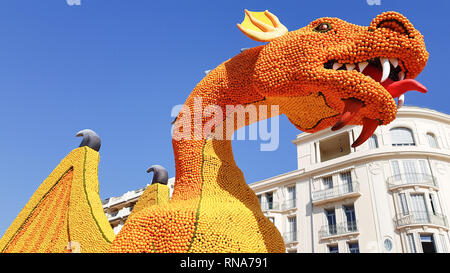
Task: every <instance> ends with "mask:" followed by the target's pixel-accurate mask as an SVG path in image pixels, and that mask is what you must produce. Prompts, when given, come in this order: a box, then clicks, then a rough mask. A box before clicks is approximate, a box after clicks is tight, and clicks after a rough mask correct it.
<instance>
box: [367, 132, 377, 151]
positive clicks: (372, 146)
mask: <svg viewBox="0 0 450 273" xmlns="http://www.w3.org/2000/svg"><path fill="white" fill-rule="evenodd" d="M368 142H369V149H376V148H378V137H377V135H375V134H373V135H372V136H371V137H370V138H369V141H368Z"/></svg>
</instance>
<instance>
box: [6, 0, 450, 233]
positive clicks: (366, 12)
mask: <svg viewBox="0 0 450 273" xmlns="http://www.w3.org/2000/svg"><path fill="white" fill-rule="evenodd" d="M245 8H247V9H249V10H253V11H262V10H265V9H268V10H270V11H271V12H273V13H275V14H276V15H277V16H278V17H279V18H280V20H281V21H282V22H283V23H284V24H285V25H286V26H287V27H288V29H290V30H294V29H298V28H301V27H303V26H305V25H306V24H308V23H309V22H311V21H312V20H314V19H316V18H319V17H324V16H329V17H339V18H341V19H344V20H346V21H349V22H351V23H355V24H359V25H366V26H367V25H369V23H370V21H371V20H372V19H373V18H374V17H375V16H376V15H377V14H380V13H381V12H383V11H388V10H394V11H398V12H401V13H403V14H404V15H406V16H407V17H408V18H409V19H410V20H411V21H412V23H413V24H414V25H415V26H416V27H417V28H418V29H419V30H420V31H421V32H422V33H423V34H424V36H425V41H426V45H427V48H428V51H429V52H430V59H429V62H428V65H427V67H426V68H425V70H424V72H423V73H422V74H421V75H420V76H419V77H418V80H419V81H420V82H422V83H423V84H424V85H426V86H427V87H428V90H429V93H428V94H426V95H423V94H420V93H418V92H410V93H408V95H407V101H406V104H407V105H417V106H422V107H428V108H432V109H435V110H438V111H442V112H446V113H449V112H450V111H449V108H450V107H449V99H450V96H449V92H450V90H448V87H447V84H446V81H447V80H448V77H449V72H448V71H449V69H448V67H449V65H450V57H449V51H448V48H449V44H450V27H449V22H448V17H449V15H448V14H449V11H450V2H449V1H446V0H442V1H407V0H404V1H393V0H392V1H387V0H381V5H379V6H369V5H368V4H367V3H366V0H352V1H348V0H346V1H343V0H342V1H336V0H321V1H303V0H295V1H280V0H277V1H273V0H272V1H262V0H258V1H230V0H222V1H212V0H209V1H194V0H192V1H176V2H175V1H157V0H153V1H148V0H133V1H130V0H81V6H69V5H67V4H66V1H65V0H45V1H44V0H41V1H36V0H28V1H25V0H24V1H22V0H14V1H13V0H10V1H3V2H2V6H1V8H0V94H1V97H0V130H1V134H0V208H1V217H0V234H3V233H4V231H5V230H6V229H7V228H8V226H9V225H10V223H11V222H12V221H13V220H14V218H15V217H16V215H17V214H18V213H19V211H20V210H21V209H22V207H23V206H24V205H25V204H26V202H27V201H28V199H29V198H30V197H31V195H32V194H33V192H34V191H35V190H36V188H37V187H38V186H39V184H40V183H41V182H42V181H43V180H44V179H45V178H46V177H47V176H48V175H49V174H50V173H51V171H52V170H53V169H54V168H55V167H56V165H57V164H58V163H59V162H60V160H61V159H62V158H64V156H66V155H67V154H68V153H69V152H70V151H71V150H72V149H74V148H76V147H78V145H79V143H80V141H81V139H79V138H75V137H74V134H75V133H76V132H77V131H79V130H81V129H84V128H91V129H93V130H95V131H96V132H97V133H98V134H99V135H100V137H101V138H102V148H101V150H100V154H101V163H100V171H99V181H100V196H101V198H102V199H103V198H107V197H110V196H117V195H121V194H122V193H124V192H126V191H128V190H134V189H137V188H141V187H143V186H145V185H146V183H148V182H149V181H150V177H151V176H150V175H148V174H147V173H146V172H145V171H146V169H147V168H148V167H149V166H150V165H152V164H161V165H163V166H165V167H166V168H167V169H168V171H169V175H170V176H174V175H175V169H174V156H173V151H172V144H171V138H170V128H171V125H170V123H171V121H172V118H171V116H170V111H171V109H172V107H173V106H174V105H176V104H182V103H183V102H184V101H185V99H186V97H187V96H188V95H189V93H190V92H191V90H192V89H193V88H194V86H195V85H196V84H197V83H198V82H199V81H200V80H201V79H202V77H204V74H203V71H205V70H207V69H212V68H214V67H216V66H217V65H219V64H220V63H222V62H223V61H225V60H227V59H228V58H230V57H233V56H234V55H236V54H238V53H239V49H240V48H243V47H253V46H257V45H259V43H257V42H254V41H252V40H250V39H248V38H247V37H246V36H244V35H243V34H242V33H241V32H240V31H239V30H238V29H237V27H236V23H238V22H241V21H242V19H243V16H244V9H245ZM280 129H281V130H280V146H279V148H278V149H277V150H276V151H273V152H260V150H259V147H260V142H258V141H235V143H234V151H235V158H236V161H237V164H238V166H239V167H240V168H241V169H242V171H243V172H244V174H245V177H246V180H247V182H248V183H251V182H255V181H258V180H260V179H264V178H268V177H271V176H275V175H278V174H281V173H284V172H288V171H292V170H294V169H296V168H297V161H296V149H295V146H294V145H293V144H292V143H291V140H293V139H294V138H295V136H296V135H297V134H298V133H300V132H299V131H298V130H297V129H296V128H295V127H294V126H293V125H291V124H290V123H289V121H288V120H287V118H285V117H282V118H281V123H280Z"/></svg>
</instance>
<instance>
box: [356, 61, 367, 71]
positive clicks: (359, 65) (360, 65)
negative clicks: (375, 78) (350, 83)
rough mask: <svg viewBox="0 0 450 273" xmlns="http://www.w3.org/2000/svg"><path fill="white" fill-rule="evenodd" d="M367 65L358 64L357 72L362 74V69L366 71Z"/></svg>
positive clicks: (364, 63)
mask: <svg viewBox="0 0 450 273" xmlns="http://www.w3.org/2000/svg"><path fill="white" fill-rule="evenodd" d="M367 65H369V63H368V62H362V63H358V67H359V72H361V73H362V72H363V71H364V69H366V67H367Z"/></svg>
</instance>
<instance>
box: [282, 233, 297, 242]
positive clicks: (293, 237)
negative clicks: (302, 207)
mask: <svg viewBox="0 0 450 273" xmlns="http://www.w3.org/2000/svg"><path fill="white" fill-rule="evenodd" d="M283 240H284V242H285V243H292V242H295V241H297V231H289V232H285V233H284V234H283Z"/></svg>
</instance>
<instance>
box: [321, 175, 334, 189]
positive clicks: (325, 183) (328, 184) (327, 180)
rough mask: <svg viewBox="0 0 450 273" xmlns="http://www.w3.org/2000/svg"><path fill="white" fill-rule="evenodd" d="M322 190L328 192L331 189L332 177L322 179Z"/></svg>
mask: <svg viewBox="0 0 450 273" xmlns="http://www.w3.org/2000/svg"><path fill="white" fill-rule="evenodd" d="M322 184H323V189H324V190H328V189H332V188H333V177H332V176H327V177H324V178H322Z"/></svg>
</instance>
